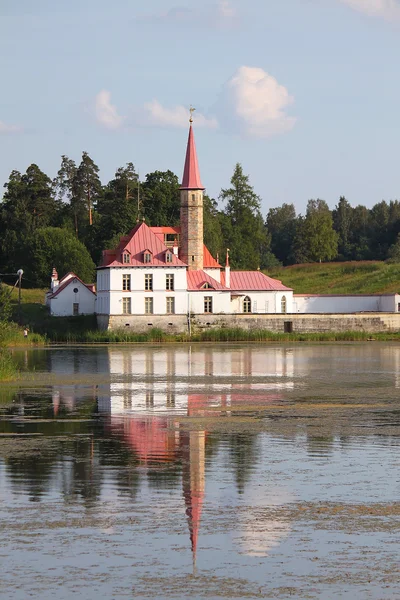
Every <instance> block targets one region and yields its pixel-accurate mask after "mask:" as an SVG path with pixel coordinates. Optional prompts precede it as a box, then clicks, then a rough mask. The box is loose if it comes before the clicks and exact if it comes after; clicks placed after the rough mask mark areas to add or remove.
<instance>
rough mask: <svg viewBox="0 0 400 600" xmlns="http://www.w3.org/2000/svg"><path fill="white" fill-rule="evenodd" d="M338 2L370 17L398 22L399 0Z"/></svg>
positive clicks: (340, 0)
mask: <svg viewBox="0 0 400 600" xmlns="http://www.w3.org/2000/svg"><path fill="white" fill-rule="evenodd" d="M339 2H342V4H347V6H350V7H351V8H353V9H354V10H357V11H359V12H361V13H364V14H366V15H369V16H371V17H383V18H384V19H387V20H388V21H398V20H400V2H399V0H339Z"/></svg>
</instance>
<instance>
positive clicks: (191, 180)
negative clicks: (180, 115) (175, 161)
mask: <svg viewBox="0 0 400 600" xmlns="http://www.w3.org/2000/svg"><path fill="white" fill-rule="evenodd" d="M204 189H205V188H204V186H203V184H202V183H201V179H200V171H199V165H198V162H197V153H196V144H195V142H194V135H193V127H192V126H190V127H189V137H188V143H187V149H186V159H185V166H184V169H183V178H182V185H181V190H204Z"/></svg>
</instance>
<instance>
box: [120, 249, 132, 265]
mask: <svg viewBox="0 0 400 600" xmlns="http://www.w3.org/2000/svg"><path fill="white" fill-rule="evenodd" d="M122 262H123V263H124V265H129V264H130V262H131V255H130V254H129V252H128V251H127V250H125V251H124V252H123V253H122Z"/></svg>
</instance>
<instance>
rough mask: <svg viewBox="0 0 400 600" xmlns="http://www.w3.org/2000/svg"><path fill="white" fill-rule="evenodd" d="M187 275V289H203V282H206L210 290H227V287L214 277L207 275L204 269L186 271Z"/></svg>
mask: <svg viewBox="0 0 400 600" xmlns="http://www.w3.org/2000/svg"><path fill="white" fill-rule="evenodd" d="M186 275H187V286H188V290H192V291H195V290H201V291H203V290H204V289H207V288H204V287H203V286H204V284H205V283H208V284H209V286H210V288H209V289H211V291H212V290H213V289H214V290H225V291H229V290H228V288H226V287H225V286H223V285H221V284H220V283H219V282H218V281H217V280H216V279H214V278H213V277H210V275H207V273H205V272H204V271H188V272H187V273H186Z"/></svg>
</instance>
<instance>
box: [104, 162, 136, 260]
mask: <svg viewBox="0 0 400 600" xmlns="http://www.w3.org/2000/svg"><path fill="white" fill-rule="evenodd" d="M139 203H140V194H139V177H138V174H137V173H136V171H135V167H134V166H133V164H132V163H128V164H127V165H126V166H125V167H120V168H119V169H118V170H117V171H116V173H115V177H114V179H112V180H111V181H109V182H108V184H107V185H106V186H105V187H104V190H103V195H102V196H101V197H100V198H99V200H98V203H97V214H98V217H99V219H98V222H97V223H96V226H95V229H96V259H97V260H98V259H99V258H100V256H101V250H103V249H104V248H105V247H108V243H109V241H110V240H112V239H113V238H115V236H119V237H121V236H122V235H126V234H127V233H129V231H130V230H131V229H132V228H133V227H134V226H135V224H136V221H137V219H138V217H139V212H138V209H139V208H140V207H139V206H138V205H139Z"/></svg>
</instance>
